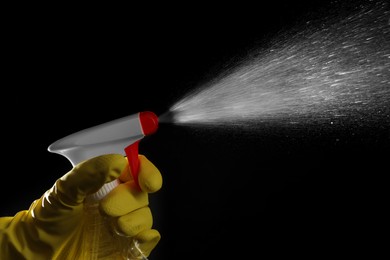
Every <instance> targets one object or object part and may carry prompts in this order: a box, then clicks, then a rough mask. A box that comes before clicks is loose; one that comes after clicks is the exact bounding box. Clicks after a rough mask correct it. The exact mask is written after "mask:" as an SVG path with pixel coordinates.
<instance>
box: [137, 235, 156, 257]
mask: <svg viewBox="0 0 390 260" xmlns="http://www.w3.org/2000/svg"><path fill="white" fill-rule="evenodd" d="M134 239H136V240H137V242H138V243H139V249H140V250H141V252H142V253H143V254H144V255H145V256H149V255H150V253H151V252H152V250H153V249H154V248H155V247H156V246H157V244H158V242H159V241H160V239H161V235H160V233H159V232H158V231H157V230H155V229H148V230H144V231H141V232H140V233H138V234H137V235H136V236H135V237H134Z"/></svg>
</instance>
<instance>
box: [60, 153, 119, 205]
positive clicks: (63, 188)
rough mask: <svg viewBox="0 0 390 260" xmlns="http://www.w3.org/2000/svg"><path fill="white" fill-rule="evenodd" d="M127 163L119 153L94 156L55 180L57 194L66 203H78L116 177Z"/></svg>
mask: <svg viewBox="0 0 390 260" xmlns="http://www.w3.org/2000/svg"><path fill="white" fill-rule="evenodd" d="M126 165H127V160H126V158H125V157H124V156H123V155H120V154H108V155H101V156H97V157H94V158H92V159H89V160H86V161H84V162H81V163H79V164H78V165H76V166H75V167H74V168H73V169H72V170H71V171H70V172H69V173H67V174H65V175H64V176H63V177H61V178H60V179H59V180H57V182H56V188H57V194H58V196H60V197H61V200H62V201H64V202H66V204H68V205H69V204H71V205H72V204H73V205H74V204H80V203H82V202H83V201H84V199H85V197H86V196H87V195H89V194H92V193H94V192H97V191H98V190H99V189H100V188H101V187H102V186H103V185H104V184H105V183H107V182H110V181H113V180H114V179H116V178H118V177H119V176H120V174H121V173H122V171H123V169H124V168H125V167H126Z"/></svg>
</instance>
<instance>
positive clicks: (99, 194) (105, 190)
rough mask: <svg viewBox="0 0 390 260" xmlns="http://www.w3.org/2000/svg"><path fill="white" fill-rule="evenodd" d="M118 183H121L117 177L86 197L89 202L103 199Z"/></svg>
mask: <svg viewBox="0 0 390 260" xmlns="http://www.w3.org/2000/svg"><path fill="white" fill-rule="evenodd" d="M118 185H119V180H118V179H115V180H113V181H111V182H108V183H106V184H104V185H103V186H102V187H101V188H100V190H98V191H97V192H95V193H93V194H91V195H88V196H87V198H86V199H87V201H88V202H96V201H99V200H101V199H103V198H104V197H105V196H106V195H107V194H108V193H109V192H110V191H112V190H113V189H114V188H115V187H116V186H118Z"/></svg>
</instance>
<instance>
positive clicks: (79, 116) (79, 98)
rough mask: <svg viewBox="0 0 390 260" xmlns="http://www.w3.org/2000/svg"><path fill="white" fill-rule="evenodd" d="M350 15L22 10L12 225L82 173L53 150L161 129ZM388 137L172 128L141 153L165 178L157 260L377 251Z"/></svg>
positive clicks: (301, 8)
mask: <svg viewBox="0 0 390 260" xmlns="http://www.w3.org/2000/svg"><path fill="white" fill-rule="evenodd" d="M355 2H356V3H357V1H355ZM362 2H363V1H362ZM344 3H346V2H343V1H332V2H330V1H270V2H264V3H263V2H261V3H259V4H257V5H248V4H246V5H245V4H243V3H242V4H240V3H233V4H230V5H229V4H223V6H220V7H213V8H212V7H211V6H208V5H200V4H197V5H196V4H193V5H188V6H176V5H172V6H156V5H152V4H151V5H152V6H146V7H142V8H141V7H138V6H137V7H136V6H133V7H132V6H130V7H126V8H125V7H120V6H117V7H112V6H110V7H109V8H108V7H107V9H105V6H99V7H98V8H96V7H97V6H89V7H82V8H81V7H79V6H63V7H48V6H42V8H41V7H36V6H35V7H34V8H33V9H30V7H27V6H24V7H15V8H13V9H12V10H10V12H11V13H12V14H11V15H10V18H9V19H8V21H6V23H5V31H4V32H3V41H4V43H6V47H3V54H4V56H5V59H4V61H5V62H4V63H5V64H4V65H5V66H4V67H3V75H4V77H3V79H4V81H3V82H2V86H3V88H2V89H3V93H2V99H3V102H2V122H3V124H2V136H3V142H2V148H3V149H2V150H3V156H2V158H3V159H2V166H3V169H2V173H1V176H2V191H1V195H2V196H1V198H2V199H3V206H2V207H1V214H2V215H13V214H15V213H16V212H17V211H19V210H23V209H27V208H28V207H29V205H30V204H31V202H32V201H33V200H34V199H36V198H39V197H40V196H41V195H42V194H43V193H44V192H45V191H46V190H47V189H49V188H50V187H51V186H52V185H53V183H54V182H55V180H56V179H58V178H59V177H61V176H62V175H63V174H65V173H66V172H67V171H68V170H70V163H69V162H68V161H67V160H66V159H65V158H64V157H61V156H59V155H56V154H51V153H49V152H48V151H47V147H48V146H49V145H50V144H51V143H52V142H54V141H56V140H57V139H59V138H61V137H63V136H65V135H68V134H70V133H73V132H75V131H78V130H81V129H84V128H87V127H90V126H93V125H97V124H100V123H103V122H106V121H110V120H112V119H116V118H119V117H122V116H126V115H129V114H132V113H136V112H138V111H143V110H150V111H154V112H155V113H156V114H158V115H160V114H162V113H164V112H166V111H167V110H168V109H169V107H170V106H171V105H172V104H173V103H174V102H175V101H176V100H179V99H180V98H181V97H182V96H183V95H185V94H186V93H187V92H188V91H189V90H191V89H194V88H195V87H197V86H200V85H202V83H204V82H207V81H208V80H210V79H212V78H213V77H214V76H215V75H216V74H218V72H220V71H221V70H223V68H224V66H225V65H226V64H230V63H231V62H234V61H235V60H239V59H240V58H241V57H244V56H245V55H246V54H247V53H248V51H249V50H251V49H253V48H254V47H256V46H259V47H261V46H264V44H267V42H268V41H269V40H270V39H272V37H273V36H274V35H277V33H278V32H280V31H282V30H289V29H290V28H294V27H295V26H297V25H302V24H304V21H306V20H310V19H319V18H321V17H325V16H326V15H329V14H332V15H334V14H340V15H344V14H345V13H348V11H349V10H350V9H349V8H345V5H344ZM357 4H358V3H357ZM95 8H96V9H95ZM6 91H7V92H6ZM388 130H389V128H388V127H383V126H381V125H380V122H378V124H377V125H372V126H370V127H365V128H362V129H359V128H354V129H352V130H351V129H350V128H349V127H348V126H346V127H345V128H340V129H335V130H332V131H329V130H328V131H322V130H321V127H320V126H318V127H316V126H311V127H310V128H305V129H300V130H291V129H288V128H277V127H274V128H272V127H268V128H264V129H262V130H259V131H257V132H250V131H249V132H248V131H239V130H234V131H233V130H226V129H225V130H223V129H214V128H208V129H202V128H191V127H182V126H175V125H170V124H161V125H160V128H159V131H158V132H157V133H156V134H155V135H153V136H150V137H148V138H145V139H144V140H143V141H142V142H141V146H140V153H142V154H145V155H146V156H147V157H148V158H149V159H150V160H151V161H152V162H153V163H154V164H155V165H156V166H157V167H158V168H159V169H160V171H161V173H162V175H163V178H164V185H163V188H162V189H161V190H160V191H159V192H158V193H156V194H153V195H151V197H150V200H151V207H152V209H153V212H154V218H155V227H156V228H157V229H159V230H160V232H161V234H162V240H161V242H160V244H159V245H158V247H157V248H156V249H155V250H154V251H153V253H152V255H151V259H214V258H213V257H216V258H217V259H219V258H222V256H223V255H226V256H230V257H228V258H227V259H233V258H234V256H236V257H237V256H241V257H242V259H246V258H245V257H248V259H257V258H263V257H266V256H267V255H270V254H271V255H274V256H275V257H276V256H281V255H288V256H298V257H301V256H305V255H307V256H309V257H311V256H313V257H314V256H318V255H324V254H327V255H332V256H334V255H335V254H336V252H338V251H337V250H341V254H347V253H352V252H353V253H356V252H358V253H362V252H363V251H364V252H373V251H376V250H373V249H375V248H376V247H377V248H380V247H381V244H380V243H381V242H380V240H379V241H376V239H375V238H376V237H377V235H376V234H375V232H377V231H379V230H381V229H382V223H383V222H382V220H383V219H384V212H385V211H384V209H385V207H387V204H383V203H382V202H383V200H384V192H385V189H384V188H383V185H384V182H383V178H384V175H385V173H386V172H387V171H388V163H387V161H388V153H389V149H390V142H389V141H390V140H389V133H388ZM373 239H374V240H375V243H374V244H376V246H375V247H371V246H368V243H369V242H370V241H372V240H373ZM338 254H340V253H338Z"/></svg>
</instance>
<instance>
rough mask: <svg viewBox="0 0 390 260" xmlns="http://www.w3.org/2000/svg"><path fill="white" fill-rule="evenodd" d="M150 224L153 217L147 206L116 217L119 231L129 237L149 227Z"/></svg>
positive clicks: (150, 226)
mask: <svg viewBox="0 0 390 260" xmlns="http://www.w3.org/2000/svg"><path fill="white" fill-rule="evenodd" d="M152 225H153V217H152V213H151V211H150V208H149V207H143V208H140V209H137V210H135V211H133V212H131V213H129V214H127V215H124V216H121V217H119V218H118V227H119V231H120V232H121V233H124V234H125V235H126V236H130V237H133V236H135V235H137V234H138V233H140V232H142V231H145V230H147V229H151V228H152Z"/></svg>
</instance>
